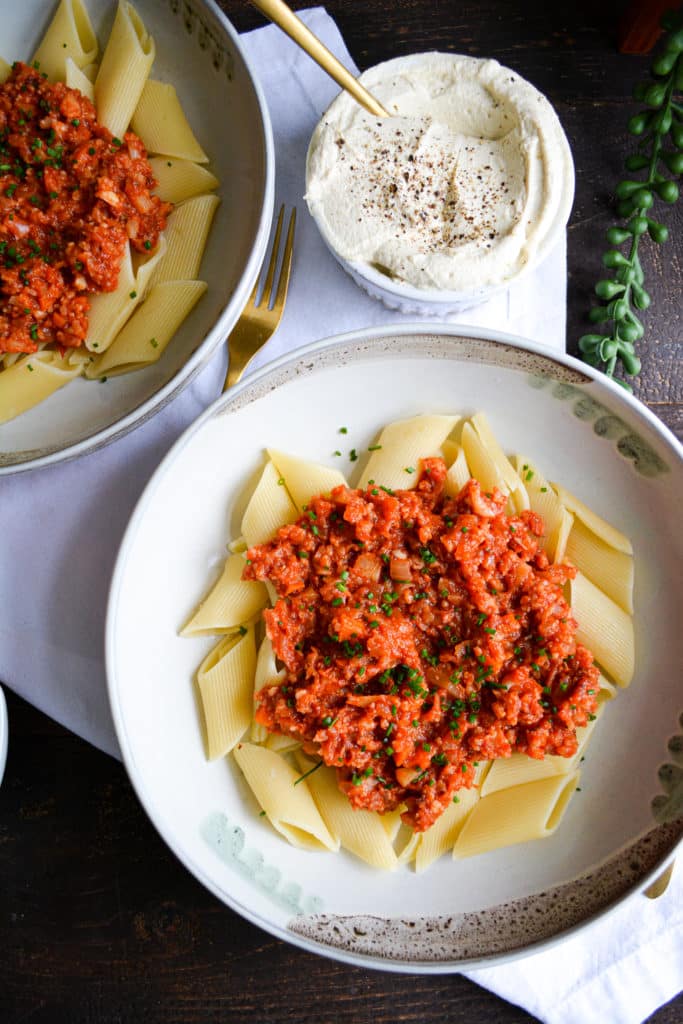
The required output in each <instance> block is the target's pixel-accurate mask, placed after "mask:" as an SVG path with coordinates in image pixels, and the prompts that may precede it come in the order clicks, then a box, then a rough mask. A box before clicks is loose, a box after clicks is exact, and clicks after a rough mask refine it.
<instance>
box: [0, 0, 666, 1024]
mask: <svg viewBox="0 0 683 1024" xmlns="http://www.w3.org/2000/svg"><path fill="white" fill-rule="evenodd" d="M221 5H222V6H223V7H224V9H225V10H226V11H227V13H228V14H229V15H230V16H231V17H232V18H233V20H234V23H235V25H236V26H237V28H238V29H240V30H246V29H250V28H254V27H257V26H260V25H261V24H263V19H262V17H261V16H260V15H259V14H257V13H256V12H254V11H253V10H252V9H251V8H249V7H248V6H247V4H246V3H245V2H243V0H242V2H241V0H223V2H222V4H221ZM295 6H298V7H301V6H304V5H303V4H301V3H299V4H295ZM327 6H328V10H329V11H330V12H331V13H332V14H333V15H334V16H335V17H336V18H337V20H338V23H339V26H340V28H341V30H342V33H343V34H344V36H345V38H346V40H347V43H348V46H349V49H350V51H351V53H352V55H353V57H354V58H355V60H356V62H357V64H358V65H359V66H360V67H361V68H365V67H368V66H370V65H371V64H375V63H377V62H378V61H380V60H383V59H387V58H389V57H394V56H399V55H401V54H406V53H411V52H414V51H419V50H429V49H443V50H451V51H456V52H462V53H467V54H471V55H475V56H484V55H487V56H491V57H496V58H498V59H499V60H500V61H502V62H504V63H505V64H508V65H509V66H511V67H513V68H514V69H515V70H517V71H518V72H520V73H521V74H522V75H524V76H525V77H526V78H529V79H530V80H531V81H532V82H533V83H534V84H535V85H537V86H538V87H539V88H540V89H541V90H543V92H545V93H546V95H547V96H549V98H550V99H551V100H552V102H553V103H554V104H555V107H556V108H557V110H558V112H559V115H560V117H561V119H562V121H563V123H564V126H565V128H566V130H567V133H568V135H569V139H570V141H571V144H572V147H573V151H574V158H575V163H576V171H577V190H576V203H575V206H574V211H573V214H572V219H571V223H570V227H569V325H568V347H569V350H570V351H571V352H576V340H577V338H578V336H579V335H580V334H581V333H583V332H585V331H586V329H587V328H586V325H585V321H584V319H583V316H584V313H585V310H586V309H587V307H588V306H589V305H590V302H591V288H592V285H593V284H594V282H595V281H596V280H597V278H598V276H599V275H600V273H601V271H600V254H601V252H602V247H603V240H604V231H605V228H606V227H607V226H608V225H609V223H610V212H609V204H610V200H611V196H610V191H611V187H612V185H613V183H614V182H615V181H616V180H618V175H619V174H620V171H621V167H622V161H623V157H624V154H625V153H626V152H627V147H628V145H629V140H628V136H627V135H626V133H625V129H624V126H625V123H626V121H627V118H628V117H629V116H630V113H631V112H632V110H633V104H632V102H631V101H630V98H629V97H630V93H631V89H632V86H633V84H634V82H635V81H636V80H637V79H638V78H639V76H641V75H642V74H643V73H644V71H645V69H646V67H647V66H648V64H649V61H648V58H643V57H625V56H620V55H618V54H617V52H616V47H615V38H616V32H615V26H616V20H617V13H618V11H619V9H620V7H619V5H618V4H612V3H610V2H608V0H603V2H597V3H596V2H595V0H575V2H574V3H572V4H562V5H560V4H554V3H550V2H548V0H526V2H525V0H457V2H454V0H376V2H374V3H365V2H362V0H329V3H328V5H327ZM665 216H666V218H667V220H668V222H669V224H671V225H672V226H673V229H674V230H673V235H674V240H673V241H671V242H669V243H668V244H667V245H666V246H665V247H663V248H662V249H657V248H655V247H654V246H651V245H647V244H646V245H645V247H644V248H645V252H644V259H643V262H644V265H645V272H646V277H647V286H648V288H649V290H650V291H651V293H652V295H653V306H652V309H651V310H650V311H648V313H647V314H646V315H645V319H646V322H647V334H646V338H645V340H644V341H643V342H642V344H641V354H642V358H643V367H644V368H643V373H642V376H641V378H640V380H639V382H638V384H637V387H636V392H637V394H638V395H639V397H640V398H641V399H643V401H645V402H647V403H648V405H649V406H650V407H651V408H652V409H654V410H655V412H656V413H657V414H658V415H659V416H660V417H661V418H662V419H663V420H664V421H665V422H666V423H667V424H668V425H669V426H670V427H671V428H672V429H674V430H675V431H676V432H677V433H678V434H679V436H680V435H681V433H683V373H681V370H680V366H679V362H678V360H679V357H680V352H679V349H680V341H681V319H680V317H681V284H682V274H681V259H682V257H683V209H682V208H681V205H679V207H678V208H677V209H676V210H675V211H672V210H671V209H670V208H667V209H666V210H665ZM8 701H9V712H10V753H9V761H8V765H7V774H6V779H5V782H4V784H3V786H2V789H0V1022H3V1024H15V1022H16V1024H18V1022H19V1021H31V1022H32V1024H40V1022H45V1024H78V1022H88V1024H123V1022H126V1024H128V1022H138V1021H140V1022H145V1024H157V1022H158V1024H162V1022H163V1024H181V1022H182V1024H190V1022H192V1024H204V1022H206V1021H229V1022H231V1024H237V1022H242V1021H244V1022H246V1021H249V1022H250V1024H280V1022H285V1021H296V1022H299V1024H343V1022H348V1024H365V1022H370V1021H373V1022H376V1024H382V1022H385V1024H397V1022H413V1024H436V1022H438V1024H444V1022H452V1021H467V1022H468V1024H522V1022H523V1021H531V1020H533V1018H531V1017H530V1016H529V1015H528V1014H526V1013H524V1012H523V1011H522V1010H520V1009H519V1008H517V1007H514V1006H511V1005H510V1004H508V1003H505V1002H503V1001H502V1000H500V999H498V998H497V997H495V996H493V995H491V994H490V993H488V992H486V991H484V990H483V989H480V988H478V987H477V986H476V985H474V984H473V983H472V982H470V981H467V980H466V979H465V978H462V977H460V976H440V977H419V976H400V975H393V974H384V973H380V972H373V971H366V970H361V969H356V968H351V967H346V966H344V965H342V964H338V963H335V962H333V961H330V960H324V959H321V958H318V957H316V956H313V955H310V954H307V953H304V952H300V951H299V950H298V949H295V948H293V947H290V946H287V945H285V944H284V943H282V942H279V941H277V940H276V939H273V938H271V937H270V936H269V935H267V934H266V933H264V932H262V931H260V930H258V929H257V928H255V927H253V926H252V925H250V924H247V923H246V922H245V921H243V920H242V919H241V918H239V917H237V916H235V915H234V914H233V913H231V912H230V911H229V910H227V909H225V908H224V907H223V906H222V904H220V903H218V901H217V900H216V899H214V898H213V896H211V895H209V894H208V893H207V892H206V891H205V890H204V889H203V888H202V887H201V886H200V885H199V883H198V882H196V881H195V879H194V878H193V877H191V876H190V875H189V874H188V873H187V872H186V871H185V869H184V868H182V867H181V866H180V864H179V863H178V862H177V861H176V860H175V859H174V857H173V856H172V855H171V854H170V853H169V851H168V850H167V848H166V847H165V846H164V844H163V843H162V841H161V839H160V838H159V837H158V835H157V834H156V832H155V831H154V829H153V828H152V826H151V825H150V823H149V822H148V820H147V818H146V817H145V815H144V813H143V811H142V809H141V808H140V805H139V804H138V801H137V799H136V797H135V794H134V792H133V790H132V788H131V786H130V783H129V782H128V779H127V777H126V774H125V772H124V771H123V769H122V767H121V766H120V765H119V764H118V763H117V762H116V761H114V760H112V759H110V758H108V757H107V756H105V755H104V754H101V753H99V752H97V751H96V750H94V749H93V748H92V747H90V746H89V745H88V744H86V743H84V742H82V741H81V740H79V739H77V738H75V737H74V736H73V735H71V734H70V733H69V732H67V731H66V730H65V729H62V728H61V727H59V726H57V725H55V724H54V723H53V722H51V721H49V720H48V719H47V718H45V717H44V716H43V715H41V714H39V713H38V712H37V711H35V710H34V709H33V708H31V707H29V706H28V705H27V704H25V703H24V702H23V701H21V700H19V699H18V698H16V697H14V696H13V695H12V694H8ZM651 1021H652V1022H657V1024H680V1022H681V1021H683V998H681V997H679V998H678V999H677V1000H674V1001H673V1002H671V1003H669V1004H668V1006H666V1007H663V1008H662V1009H661V1010H659V1011H658V1013H656V1014H655V1015H654V1017H652V1018H651ZM577 1024H581V1022H580V1021H579V1022H577ZM610 1024H611V1022H610Z"/></svg>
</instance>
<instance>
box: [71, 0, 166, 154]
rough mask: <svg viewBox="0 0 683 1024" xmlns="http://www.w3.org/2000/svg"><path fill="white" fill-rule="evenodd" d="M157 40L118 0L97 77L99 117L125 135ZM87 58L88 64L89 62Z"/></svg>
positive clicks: (124, 0)
mask: <svg viewBox="0 0 683 1024" xmlns="http://www.w3.org/2000/svg"><path fill="white" fill-rule="evenodd" d="M154 54H155V47H154V40H153V39H152V37H151V36H150V35H149V34H148V32H147V29H146V28H145V26H144V25H143V23H142V20H141V18H140V15H139V14H138V12H137V11H136V10H135V8H134V7H133V5H132V4H131V3H128V2H127V0H119V5H118V8H117V11H116V17H115V19H114V25H113V27H112V30H111V35H110V36H109V41H108V42H107V46H106V48H105V51H104V54H103V55H102V63H101V64H100V69H99V71H98V73H97V78H96V79H95V106H96V108H97V117H98V120H99V121H100V122H101V123H102V124H103V125H105V126H106V127H107V128H108V129H109V131H110V132H111V133H112V135H113V136H114V137H115V138H123V134H124V132H125V131H126V129H127V128H128V125H129V124H130V121H131V118H132V116H133V111H134V110H135V108H136V107H137V105H138V102H139V100H140V96H141V94H142V90H143V88H144V85H145V82H146V81H147V77H148V75H149V72H150V70H151V67H152V64H153V63H154ZM89 60H92V58H89V59H88V60H86V61H84V63H85V64H87V63H89Z"/></svg>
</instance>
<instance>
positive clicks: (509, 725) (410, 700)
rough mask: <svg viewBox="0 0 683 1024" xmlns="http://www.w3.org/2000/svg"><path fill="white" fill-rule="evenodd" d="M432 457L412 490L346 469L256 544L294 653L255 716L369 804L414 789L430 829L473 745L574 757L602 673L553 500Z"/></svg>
mask: <svg viewBox="0 0 683 1024" xmlns="http://www.w3.org/2000/svg"><path fill="white" fill-rule="evenodd" d="M445 476H446V466H445V464H444V462H443V460H441V459H438V458H430V459H424V460H422V463H421V470H420V477H419V481H418V484H417V486H416V488H415V489H414V490H409V491H406V490H397V491H391V490H390V489H388V488H385V487H381V486H379V485H374V484H370V485H369V486H368V487H367V489H365V490H352V489H350V488H347V487H344V486H341V487H336V488H335V489H334V490H333V491H332V492H331V494H330V495H329V497H326V496H318V497H314V498H313V499H312V500H311V501H310V502H309V504H308V506H306V507H305V508H304V511H303V514H302V515H301V517H300V518H299V519H298V520H297V522H296V523H294V524H293V525H289V526H284V527H282V528H281V529H280V530H279V531H278V533H277V535H276V536H275V537H274V538H273V539H272V540H271V541H269V542H268V543H265V544H262V545H259V546H257V547H254V548H251V549H250V550H249V551H248V552H247V565H246V568H245V570H244V573H243V576H244V578H245V579H252V580H270V581H271V582H272V584H273V585H274V587H275V589H276V591H277V595H278V600H277V602H276V604H275V605H274V607H273V608H271V609H268V610H266V611H265V612H264V613H263V614H264V619H265V626H266V631H267V634H268V636H269V638H270V640H271V642H272V645H273V649H274V652H275V654H276V656H277V658H278V659H279V660H280V661H281V662H282V663H283V664H284V665H285V667H286V670H287V675H286V679H285V682H284V685H282V686H268V687H265V688H263V689H262V690H260V691H259V693H258V694H257V697H256V701H257V710H256V720H257V721H258V722H259V723H261V724H262V725H264V726H266V727H267V728H268V729H269V730H271V731H274V732H278V733H283V734H286V735H288V736H292V737H294V738H297V739H299V740H301V741H302V743H303V744H304V749H305V750H307V751H308V752H310V753H315V754H316V755H317V756H318V757H319V758H320V759H321V760H322V761H323V762H324V763H325V764H327V765H330V766H333V767H335V768H336V770H337V776H338V784H339V787H340V789H341V790H342V791H343V792H344V793H345V794H346V795H347V797H348V799H349V800H350V802H351V804H352V805H353V806H354V807H357V808H366V809H368V810H372V811H378V812H380V813H381V812H385V811H389V810H392V809H394V808H396V807H398V806H400V805H405V808H406V809H405V810H404V813H403V815H402V817H403V820H404V822H405V823H406V824H407V825H410V826H411V827H412V828H414V829H415V830H416V831H424V830H425V829H427V828H429V826H430V825H432V824H433V822H434V821H435V820H436V819H437V818H438V817H439V815H440V814H441V813H442V812H443V811H444V810H445V809H446V807H447V806H448V805H449V803H450V802H451V801H452V800H454V799H456V798H457V790H459V789H460V788H461V787H463V786H465V787H469V786H471V785H472V784H473V780H474V774H475V769H476V766H477V764H478V762H479V761H483V760H487V759H491V758H497V757H508V756H509V755H510V754H511V753H512V752H513V751H520V752H523V753H526V754H528V755H529V756H530V757H534V758H543V757H544V756H545V755H547V754H557V755H561V756H563V757H571V756H572V755H573V754H574V753H575V752H576V749H577V740H576V727H577V726H583V725H586V723H587V722H588V720H589V719H590V718H592V717H593V716H594V714H595V711H596V705H597V702H596V695H597V693H598V686H599V682H598V680H599V675H598V670H597V668H596V666H595V665H594V664H593V656H592V654H591V653H590V652H589V651H588V650H587V649H586V648H584V647H583V646H581V645H580V644H578V643H577V642H576V629H577V626H576V622H575V620H574V619H573V618H572V614H571V610H570V608H569V605H568V604H567V602H566V600H565V598H564V596H563V592H562V587H563V584H564V583H565V582H566V581H567V580H568V579H571V578H572V577H573V576H574V575H575V572H576V570H575V569H574V568H573V567H572V566H570V565H567V564H561V565H552V564H550V563H549V561H548V558H547V556H546V554H545V552H544V551H543V550H542V548H541V546H540V545H539V537H541V536H542V534H543V521H542V518H541V517H540V516H539V515H537V514H536V513H534V512H529V511H527V512H522V513H521V514H520V515H518V516H515V515H513V516H510V515H506V513H505V507H506V501H507V499H506V497H505V496H504V495H503V494H501V493H500V492H499V491H497V490H494V491H493V493H491V494H484V493H482V490H481V487H480V485H479V483H478V482H477V481H476V480H470V481H469V482H468V483H467V484H466V485H465V486H464V487H463V489H462V490H461V491H460V493H459V494H458V495H457V496H456V497H449V496H447V495H446V494H445V492H444V480H445Z"/></svg>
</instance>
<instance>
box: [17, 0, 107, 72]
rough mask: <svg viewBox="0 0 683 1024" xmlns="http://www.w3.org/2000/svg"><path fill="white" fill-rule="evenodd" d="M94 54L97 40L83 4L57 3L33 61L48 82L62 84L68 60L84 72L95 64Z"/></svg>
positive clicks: (74, 0)
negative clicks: (36, 63)
mask: <svg viewBox="0 0 683 1024" xmlns="http://www.w3.org/2000/svg"><path fill="white" fill-rule="evenodd" d="M97 52H98V48H97V37H96V35H95V31H94V29H93V27H92V23H91V21H90V17H89V15H88V11H87V8H86V6H85V3H83V0H60V3H59V6H58V7H57V10H56V11H55V13H54V17H53V18H52V21H51V22H50V24H49V25H48V27H47V31H46V32H45V34H44V36H43V38H42V40H41V42H40V44H39V46H38V49H37V50H36V52H35V54H34V56H33V60H34V61H38V63H39V65H40V69H41V71H43V72H44V73H45V74H46V75H47V77H48V78H49V79H50V80H51V81H53V82H63V81H64V80H65V78H66V62H67V60H68V59H70V60H72V61H73V63H74V64H75V65H76V67H77V68H83V67H85V66H86V64H91V63H92V61H94V60H96V58H97ZM67 84H68V83H67ZM75 88H77V86H76V87H75Z"/></svg>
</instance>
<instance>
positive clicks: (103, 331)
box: [85, 235, 166, 354]
mask: <svg viewBox="0 0 683 1024" xmlns="http://www.w3.org/2000/svg"><path fill="white" fill-rule="evenodd" d="M165 248H166V243H165V241H164V238H163V235H162V237H161V241H160V242H159V245H158V246H157V250H156V252H155V253H154V254H153V255H152V256H151V257H150V258H149V259H147V260H144V261H143V262H142V263H140V264H139V266H138V270H137V273H136V272H135V270H134V268H133V260H132V256H131V251H130V246H129V245H127V246H126V248H125V250H124V255H123V260H122V261H121V267H120V269H119V280H118V284H117V286H116V289H115V290H114V291H113V292H102V293H100V294H99V295H93V296H92V298H91V299H90V319H89V322H88V335H87V337H86V339H85V344H86V348H88V349H89V351H91V352H96V353H98V354H101V353H102V352H106V351H107V349H108V348H109V346H110V345H111V343H112V341H113V340H114V338H115V337H116V336H117V335H118V334H119V333H120V331H121V328H122V327H123V325H124V324H125V323H126V321H127V320H129V319H130V317H131V316H132V315H133V313H134V312H135V310H136V308H137V307H138V306H139V304H140V303H141V302H142V300H143V299H144V297H145V294H146V292H147V289H148V287H149V281H150V278H151V276H152V274H153V272H154V269H155V267H156V266H157V264H158V262H159V260H160V259H161V258H162V256H163V254H164V251H165Z"/></svg>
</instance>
